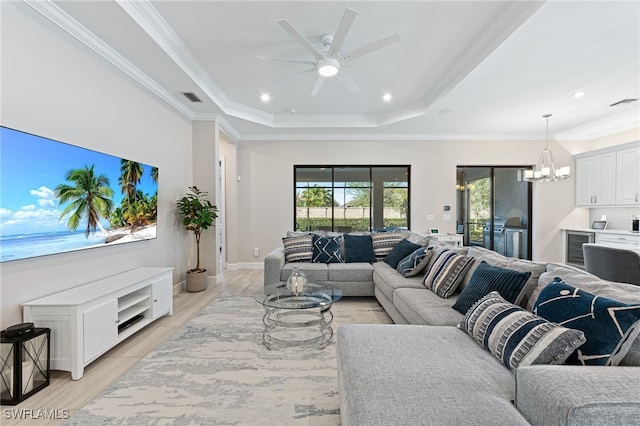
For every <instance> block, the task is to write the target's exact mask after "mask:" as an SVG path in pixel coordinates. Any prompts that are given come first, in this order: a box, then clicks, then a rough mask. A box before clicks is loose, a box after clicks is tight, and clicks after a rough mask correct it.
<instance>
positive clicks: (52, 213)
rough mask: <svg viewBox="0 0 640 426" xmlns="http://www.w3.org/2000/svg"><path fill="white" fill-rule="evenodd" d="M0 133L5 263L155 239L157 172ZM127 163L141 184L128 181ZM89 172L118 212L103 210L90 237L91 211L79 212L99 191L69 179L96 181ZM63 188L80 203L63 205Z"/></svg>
mask: <svg viewBox="0 0 640 426" xmlns="http://www.w3.org/2000/svg"><path fill="white" fill-rule="evenodd" d="M0 132H1V133H0V261H7V260H18V259H24V258H27V257H34V256H41V255H47V254H53V253H58V252H65V251H71V250H77V249H82V248H88V247H95V246H101V245H104V244H105V240H106V238H107V235H108V234H109V233H113V232H116V231H118V232H120V233H123V234H124V233H129V234H131V235H129V236H128V237H127V238H121V240H122V241H120V242H128V241H135V240H138V239H148V238H155V222H156V216H157V193H158V184H157V181H156V179H157V169H156V168H154V167H152V166H149V165H146V164H143V163H133V162H131V161H129V160H126V159H121V158H119V157H115V156H112V155H107V154H103V153H100V152H96V151H92V150H88V149H84V148H80V147H77V146H73V145H69V144H66V143H62V142H58V141H54V140H51V139H47V138H43V137H40V136H36V135H32V134H29V133H24V132H21V131H17V130H14V129H10V128H6V127H0ZM125 163H126V164H127V165H129V166H130V167H135V168H137V170H138V173H139V171H141V172H142V173H141V174H140V175H139V179H137V178H134V180H135V182H134V181H131V180H127V179H125V178H123V173H124V172H123V170H122V167H123V166H124V165H125ZM132 163H133V166H131V164H132ZM88 169H92V172H93V178H94V183H95V180H98V181H99V182H101V184H100V185H99V186H100V187H101V188H103V189H106V188H109V190H108V191H106V192H104V193H102V196H103V197H104V198H107V199H109V200H111V202H112V203H111V204H112V206H111V209H109V210H108V211H104V210H102V212H101V214H100V216H99V217H100V219H99V222H100V225H98V227H97V229H96V231H95V232H89V235H88V236H87V235H85V234H86V229H87V223H88V211H89V210H88V209H86V208H82V207H78V208H75V206H81V205H82V202H83V201H85V204H84V205H85V206H86V204H87V203H86V201H87V197H90V195H88V194H89V191H86V190H85V189H86V188H87V187H92V183H87V180H78V179H71V180H69V179H68V174H69V173H70V171H72V170H76V171H80V172H79V173H80V174H79V175H77V176H82V177H86V176H91V175H90V174H89V173H88V172H87V171H88ZM128 170H130V169H128ZM153 172H155V175H154V173H153ZM128 176H131V174H129V175H128ZM125 183H128V184H127V185H124V184H125ZM61 186H66V187H67V188H69V187H71V188H72V189H74V190H76V189H77V191H74V193H76V192H77V196H74V197H71V198H70V199H69V200H68V201H67V202H65V203H60V199H59V196H58V195H59V194H58V193H57V191H56V189H58V188H60V187H61ZM74 201H76V202H77V204H76V205H74V206H73V207H72V208H71V209H70V210H69V212H68V213H66V214H63V212H64V210H65V208H67V207H68V206H69V205H70V204H72V203H74ZM74 212H78V215H79V216H80V220H79V221H78V224H77V226H76V227H75V228H74V227H73V226H71V225H70V222H71V220H70V219H71V216H72V214H73V213H74ZM92 231H93V230H92ZM114 242H115V241H114Z"/></svg>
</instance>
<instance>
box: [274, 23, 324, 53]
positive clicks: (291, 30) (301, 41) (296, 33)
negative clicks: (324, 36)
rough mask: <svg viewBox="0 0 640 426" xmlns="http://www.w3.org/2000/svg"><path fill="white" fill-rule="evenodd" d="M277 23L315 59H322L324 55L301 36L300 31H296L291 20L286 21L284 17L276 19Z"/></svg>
mask: <svg viewBox="0 0 640 426" xmlns="http://www.w3.org/2000/svg"><path fill="white" fill-rule="evenodd" d="M278 24H280V25H281V26H282V28H284V30H285V31H286V32H288V33H289V35H291V37H293V38H294V39H295V40H296V41H297V42H298V43H299V44H300V45H301V46H302V47H304V48H305V49H306V50H307V51H309V53H311V54H312V55H313V57H314V58H316V59H317V60H320V59H324V55H323V54H322V53H320V51H319V50H318V49H316V47H315V46H314V45H313V44H311V42H310V41H309V40H307V38H306V37H305V36H303V35H302V33H300V31H298V30H297V29H296V28H295V27H294V26H293V25H291V22H289V21H287V20H286V19H280V20H279V21H278Z"/></svg>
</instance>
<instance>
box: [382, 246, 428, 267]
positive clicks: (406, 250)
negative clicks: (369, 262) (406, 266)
mask: <svg viewBox="0 0 640 426" xmlns="http://www.w3.org/2000/svg"><path fill="white" fill-rule="evenodd" d="M419 248H420V245H419V244H415V243H412V242H411V241H409V240H407V239H402V240H400V242H398V244H396V245H395V246H393V248H392V249H391V251H390V252H389V254H388V255H386V256H385V258H384V261H385V262H386V263H388V264H389V265H390V266H391V267H392V268H397V267H398V263H400V261H401V260H402V259H404V258H405V257H407V256H408V255H410V254H411V253H413V252H414V251H416V250H417V249H419Z"/></svg>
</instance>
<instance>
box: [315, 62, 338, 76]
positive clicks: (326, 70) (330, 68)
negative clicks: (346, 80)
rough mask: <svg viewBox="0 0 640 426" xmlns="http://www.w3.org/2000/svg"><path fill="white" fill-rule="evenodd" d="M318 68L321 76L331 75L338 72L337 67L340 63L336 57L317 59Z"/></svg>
mask: <svg viewBox="0 0 640 426" xmlns="http://www.w3.org/2000/svg"><path fill="white" fill-rule="evenodd" d="M316 68H317V70H318V74H320V75H321V76H323V77H333V76H334V75H336V74H338V69H339V68H340V63H339V62H338V60H337V59H333V58H324V59H321V60H319V61H318V65H317V66H316Z"/></svg>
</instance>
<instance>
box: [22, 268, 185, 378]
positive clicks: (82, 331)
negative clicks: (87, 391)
mask: <svg viewBox="0 0 640 426" xmlns="http://www.w3.org/2000/svg"><path fill="white" fill-rule="evenodd" d="M172 270H173V268H138V269H134V270H131V271H128V272H124V273H122V274H118V275H114V276H112V277H108V278H104V279H102V280H98V281H94V282H92V283H89V284H85V285H81V286H79V287H75V288H72V289H69V290H65V291H62V292H60V293H55V294H52V295H50V296H46V297H42V298H40V299H36V300H32V301H30V302H27V303H24V304H23V305H22V306H23V319H24V321H25V322H32V323H34V324H35V325H36V327H47V328H50V329H51V339H50V342H51V353H50V356H49V359H50V362H51V369H53V370H63V371H70V372H71V377H72V379H73V380H78V379H80V378H81V377H82V375H83V373H84V367H86V366H87V365H88V364H89V363H91V362H92V361H94V360H95V359H96V358H98V357H99V356H100V355H102V354H104V353H105V352H107V351H108V350H109V349H111V348H112V347H114V346H115V345H117V344H118V343H120V342H122V341H123V340H124V339H126V338H127V337H129V336H131V335H133V334H134V333H136V332H137V331H139V330H140V329H142V328H144V327H145V326H147V325H149V324H150V323H151V322H153V321H155V320H156V319H158V318H160V317H161V316H163V315H172V314H173V273H172Z"/></svg>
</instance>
